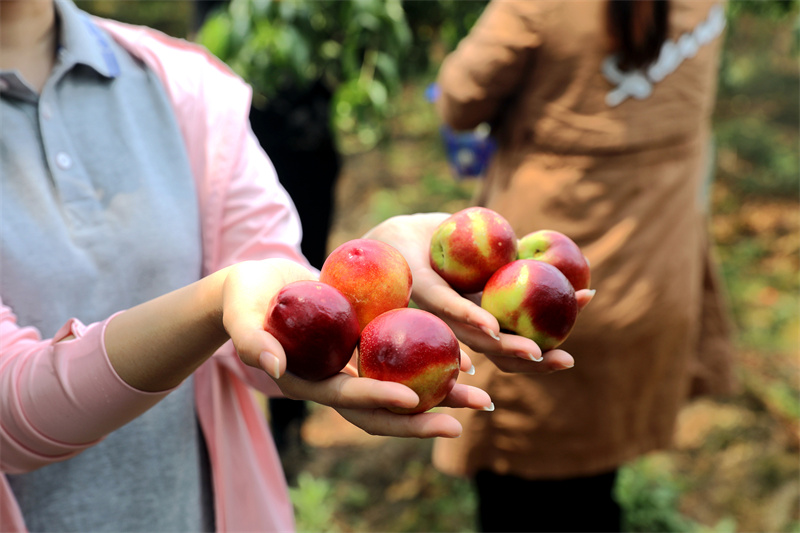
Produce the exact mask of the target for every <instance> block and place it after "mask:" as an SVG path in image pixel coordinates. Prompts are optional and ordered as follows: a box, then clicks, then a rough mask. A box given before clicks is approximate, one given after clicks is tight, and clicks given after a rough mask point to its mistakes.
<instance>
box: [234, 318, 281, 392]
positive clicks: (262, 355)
mask: <svg viewBox="0 0 800 533" xmlns="http://www.w3.org/2000/svg"><path fill="white" fill-rule="evenodd" d="M235 323H236V325H235V326H233V327H232V328H231V332H230V333H231V338H233V339H235V341H234V348H236V352H237V354H238V355H239V358H240V359H241V360H242V362H243V363H244V364H246V365H249V366H252V367H255V368H260V369H262V370H263V371H264V372H266V373H267V374H269V375H270V376H271V377H273V378H274V379H278V378H279V377H281V376H282V375H283V374H284V373H285V372H286V353H285V352H284V350H283V346H281V343H280V342H278V340H277V339H276V338H275V337H273V336H272V335H271V334H270V333H268V332H267V331H265V330H264V329H263V328H262V327H261V325H258V326H252V327H246V326H245V325H244V324H243V323H241V322H235Z"/></svg>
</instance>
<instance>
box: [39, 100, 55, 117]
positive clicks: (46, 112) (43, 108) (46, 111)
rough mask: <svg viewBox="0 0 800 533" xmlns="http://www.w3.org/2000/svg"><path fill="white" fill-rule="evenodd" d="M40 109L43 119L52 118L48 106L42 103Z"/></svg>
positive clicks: (51, 109)
mask: <svg viewBox="0 0 800 533" xmlns="http://www.w3.org/2000/svg"><path fill="white" fill-rule="evenodd" d="M40 108H41V111H42V117H43V118H46V119H49V118H50V117H52V116H53V108H51V107H50V104H48V103H47V102H42V104H41V106H40Z"/></svg>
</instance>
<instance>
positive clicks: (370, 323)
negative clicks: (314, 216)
mask: <svg viewBox="0 0 800 533" xmlns="http://www.w3.org/2000/svg"><path fill="white" fill-rule="evenodd" d="M411 284H412V278H411V269H410V267H409V265H408V262H407V261H406V259H405V258H404V257H403V255H402V254H401V253H400V252H399V251H397V250H396V249H395V248H394V247H392V246H390V245H388V244H385V243H383V242H380V241H375V240H370V239H354V240H351V241H347V242H345V243H344V244H342V245H341V246H339V247H338V248H336V249H335V250H334V251H333V252H331V254H330V255H329V256H328V257H327V259H326V260H325V263H324V264H323V265H322V269H321V270H320V277H319V281H296V282H294V283H290V284H288V285H286V286H285V287H284V288H283V289H282V290H281V291H280V292H279V293H278V294H277V295H276V296H275V297H274V298H273V300H272V301H271V302H270V306H269V309H268V311H267V316H266V320H265V323H264V328H265V329H266V330H267V331H268V332H270V333H271V334H272V335H273V336H275V338H276V339H278V341H279V342H280V343H281V345H282V346H283V348H284V351H285V352H286V361H287V370H288V371H289V372H291V373H293V374H295V375H296V376H298V377H301V378H303V379H308V380H322V379H326V378H329V377H331V376H334V375H336V374H337V373H338V372H339V371H341V370H342V369H343V368H344V367H345V366H347V364H348V362H349V361H350V359H351V358H352V356H353V354H354V353H355V352H356V349H358V352H357V353H358V373H359V375H360V376H363V377H369V378H373V379H379V380H383V381H396V382H399V383H402V384H404V385H407V386H408V387H410V388H411V389H412V390H414V392H416V393H417V395H418V396H419V398H420V401H419V404H418V405H417V406H416V407H415V408H413V409H405V410H399V409H398V410H396V412H398V413H419V412H423V411H427V410H428V409H430V408H431V407H434V406H435V405H438V404H439V403H440V402H441V401H442V400H443V399H444V398H445V396H447V394H448V393H449V392H450V390H451V389H452V388H453V386H454V385H455V383H456V378H457V376H458V372H459V368H460V366H461V348H460V347H459V344H458V340H457V339H456V337H455V335H454V334H453V332H452V330H451V329H450V327H449V326H447V324H445V323H444V321H443V320H441V319H440V318H439V317H437V316H436V315H434V314H432V313H429V312H427V311H422V310H420V309H413V308H409V307H408V304H409V302H410V299H411Z"/></svg>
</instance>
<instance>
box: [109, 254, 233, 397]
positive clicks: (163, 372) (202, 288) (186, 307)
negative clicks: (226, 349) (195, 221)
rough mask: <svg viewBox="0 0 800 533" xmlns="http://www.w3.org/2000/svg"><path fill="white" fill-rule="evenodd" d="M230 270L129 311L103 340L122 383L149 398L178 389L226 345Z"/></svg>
mask: <svg viewBox="0 0 800 533" xmlns="http://www.w3.org/2000/svg"><path fill="white" fill-rule="evenodd" d="M227 271H228V269H223V270H220V271H218V272H216V273H214V274H211V275H209V276H207V277H205V278H203V279H201V280H200V281H197V282H195V283H193V284H191V285H188V286H186V287H183V288H181V289H178V290H176V291H173V292H171V293H168V294H166V295H164V296H161V297H159V298H156V299H154V300H150V301H148V302H145V303H143V304H141V305H138V306H136V307H133V308H131V309H128V310H127V311H125V312H123V313H120V314H119V315H117V316H116V317H114V318H113V320H111V321H110V322H109V324H108V327H107V329H106V334H105V347H106V351H107V353H108V359H109V361H110V362H111V365H112V367H113V368H114V370H115V371H116V372H117V374H119V376H120V378H122V380H124V381H125V382H126V383H127V384H129V385H130V386H132V387H133V388H135V389H138V390H142V391H149V392H156V391H163V390H168V389H171V388H173V387H176V386H177V385H179V384H180V383H181V382H182V381H183V380H184V379H186V378H187V377H188V376H189V375H190V374H191V373H192V372H194V370H195V369H197V367H199V366H200V365H201V364H202V363H203V362H204V361H205V360H206V359H208V357H210V356H211V355H212V354H213V353H214V352H215V351H216V350H217V349H218V348H219V347H220V346H222V344H223V343H225V342H226V341H227V340H228V335H227V333H226V332H225V329H224V327H223V325H222V286H223V283H224V281H225V277H226V274H227Z"/></svg>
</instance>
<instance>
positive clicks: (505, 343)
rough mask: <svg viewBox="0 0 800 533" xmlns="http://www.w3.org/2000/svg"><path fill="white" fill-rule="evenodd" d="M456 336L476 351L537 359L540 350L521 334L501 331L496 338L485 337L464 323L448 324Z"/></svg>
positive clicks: (530, 359)
mask: <svg viewBox="0 0 800 533" xmlns="http://www.w3.org/2000/svg"><path fill="white" fill-rule="evenodd" d="M448 325H449V326H450V327H451V329H452V330H453V332H454V333H455V334H456V337H458V339H459V340H460V341H461V342H463V343H464V344H466V345H467V346H468V347H469V348H470V349H472V350H473V351H474V352H476V353H484V354H489V353H491V354H494V355H498V356H503V357H514V358H518V359H523V360H525V361H539V360H541V357H542V350H541V349H540V348H539V345H538V344H536V343H535V342H534V341H533V340H531V339H528V338H526V337H522V336H521V335H514V334H511V333H501V334H500V335H498V337H497V339H492V338H490V337H487V336H486V335H485V334H484V333H483V332H482V331H478V330H477V329H475V328H473V327H470V326H466V325H464V324H458V323H451V324H448Z"/></svg>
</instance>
